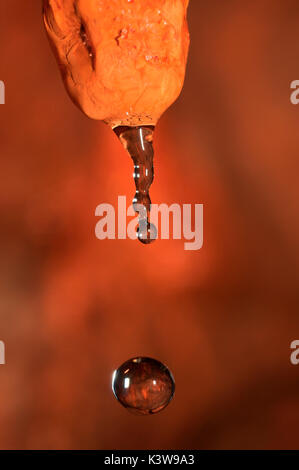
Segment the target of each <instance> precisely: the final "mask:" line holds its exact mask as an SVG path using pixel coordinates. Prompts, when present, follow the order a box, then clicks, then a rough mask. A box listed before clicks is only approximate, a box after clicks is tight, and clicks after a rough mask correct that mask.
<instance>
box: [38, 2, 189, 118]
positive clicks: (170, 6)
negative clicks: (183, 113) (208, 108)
mask: <svg viewBox="0 0 299 470" xmlns="http://www.w3.org/2000/svg"><path fill="white" fill-rule="evenodd" d="M188 3H189V0H44V20H45V25H46V29H47V32H48V35H49V38H50V41H51V43H52V45H53V47H54V51H55V54H56V57H57V59H58V62H59V65H60V68H61V72H62V76H63V79H64V82H65V85H66V88H67V90H68V92H69V94H70V96H71V98H72V99H73V101H74V102H75V103H76V104H77V105H78V106H79V107H80V108H81V109H82V110H83V112H84V113H86V114H87V115H88V116H90V117H91V118H94V119H101V120H104V121H106V122H107V123H109V124H110V125H112V127H115V126H118V125H132V126H134V125H138V124H155V123H156V122H157V120H158V118H159V117H160V116H161V114H162V113H163V112H164V111H165V110H166V109H167V108H168V107H169V106H170V105H171V104H172V103H173V102H174V101H175V100H176V98H177V97H178V95H179V94H180V91H181V89H182V86H183V82H184V75H185V66H186V60H187V54H188V46H189V34H188V26H187V21H186V10H187V6H188Z"/></svg>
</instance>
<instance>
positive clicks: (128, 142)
mask: <svg viewBox="0 0 299 470" xmlns="http://www.w3.org/2000/svg"><path fill="white" fill-rule="evenodd" d="M114 132H115V133H116V135H117V136H118V137H119V139H120V141H121V143H122V144H123V146H124V147H125V149H126V150H127V151H128V152H129V154H130V156H131V158H132V160H133V163H134V173H133V177H134V181H135V186H136V193H135V196H134V199H133V207H134V210H135V212H136V213H138V215H139V227H138V229H137V237H138V240H139V241H140V242H141V243H144V244H146V245H147V244H149V243H152V242H153V241H154V240H155V239H156V238H157V229H156V227H155V225H154V224H151V222H150V210H151V199H150V196H149V189H150V186H151V184H152V182H153V179H154V163H153V160H154V149H153V133H154V126H137V127H129V126H119V127H116V128H114Z"/></svg>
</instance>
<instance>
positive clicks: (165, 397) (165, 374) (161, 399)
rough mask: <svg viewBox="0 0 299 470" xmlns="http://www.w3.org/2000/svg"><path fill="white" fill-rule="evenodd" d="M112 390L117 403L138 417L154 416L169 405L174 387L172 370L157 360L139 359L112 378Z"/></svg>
mask: <svg viewBox="0 0 299 470" xmlns="http://www.w3.org/2000/svg"><path fill="white" fill-rule="evenodd" d="M112 390H113V392H114V395H115V396H116V398H117V399H118V401H119V402H120V403H121V404H122V405H123V406H124V407H125V408H127V409H128V410H129V411H132V412H133V413H136V414H142V415H147V414H154V413H158V412H159V411H162V410H163V409H164V408H165V407H166V406H167V405H168V403H169V402H170V400H171V399H172V397H173V394H174V390H175V383H174V379H173V376H172V374H171V372H170V370H169V369H168V368H167V367H166V366H165V365H164V364H162V362H160V361H157V360H156V359H152V358H148V357H137V358H133V359H130V360H128V361H126V362H125V363H124V364H122V365H121V366H120V367H119V368H118V369H117V370H116V371H115V372H114V374H113V378H112Z"/></svg>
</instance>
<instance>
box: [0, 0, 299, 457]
mask: <svg viewBox="0 0 299 470" xmlns="http://www.w3.org/2000/svg"><path fill="white" fill-rule="evenodd" d="M189 22H190V31H191V39H192V42H191V51H190V57H189V65H188V70H187V77H186V83H185V87H184V90H183V93H182V95H181V97H180V99H179V101H178V102H177V103H176V104H175V105H174V106H173V107H172V108H171V109H170V110H168V112H167V113H166V114H165V115H164V116H163V118H162V119H161V121H160V123H159V125H158V127H157V131H156V141H155V147H156V156H155V160H156V167H155V169H156V178H155V182H154V185H153V188H152V192H151V194H152V200H153V202H158V203H161V202H166V203H168V204H170V203H171V202H178V203H181V204H182V203H192V202H193V203H195V202H196V203H203V204H204V207H205V214H204V224H205V228H204V230H205V233H204V236H205V241H204V247H203V249H202V250H200V251H198V252H192V251H191V252H187V251H184V249H183V241H157V242H156V243H154V244H153V245H152V246H150V247H145V246H142V245H141V244H138V243H137V242H134V241H130V240H127V241H99V240H97V239H96V238H95V236H94V227H95V223H96V218H95V216H94V211H95V208H96V206H97V205H98V204H100V203H101V202H110V203H112V204H115V202H116V200H117V196H118V195H121V194H125V195H127V197H128V199H130V198H131V197H132V195H133V193H134V188H133V180H132V178H131V175H132V164H131V161H130V158H129V157H128V156H127V155H126V153H125V151H124V150H123V149H122V148H121V146H120V144H119V142H118V141H117V139H116V137H115V136H114V135H113V133H112V132H111V130H110V129H109V128H108V127H106V126H105V125H104V124H102V123H98V122H95V121H91V120H89V119H87V118H86V117H85V116H84V115H83V114H81V113H80V111H78V110H77V109H76V108H75V107H74V105H73V104H72V103H71V101H70V100H69V98H68V96H67V95H66V93H65V90H64V88H63V85H62V83H61V79H60V76H59V73H58V69H57V66H56V63H55V60H54V58H53V56H52V54H51V51H50V48H49V45H48V42H47V39H46V36H45V32H44V29H43V24H42V19H41V2H39V1H37V0H26V2H24V1H21V0H1V4H0V79H1V80H4V81H5V84H6V101H7V103H6V105H5V106H1V107H0V145H1V200H0V204H1V258H0V259H1V271H0V277H1V284H0V288H1V293H0V301H1V317H0V338H1V339H2V340H3V341H5V343H6V355H7V356H6V360H7V364H6V365H3V366H0V447H1V448H5V449H14V448H26V449H28V448H29V449H32V448H48V449H65V448H73V449H79V448H99V449H114V448H115V449H117V448H118V449H122V448H124V449H134V448H143V449H144V448H156V449H157V448H160V449H161V448H172V449H175V448H196V449H214V448H221V449H227V448H298V442H299V436H298V424H299V366H298V367H296V366H292V365H291V364H290V360H289V356H290V348H289V345H290V342H291V341H292V340H293V339H297V338H298V337H299V317H298V262H299V249H298V230H299V223H298V196H299V185H298V173H299V171H298V170H299V168H298V166H299V164H298V148H299V106H298V107H296V106H293V105H292V104H291V103H290V98H289V96H290V89H289V87H290V82H291V81H292V80H295V79H299V40H298V37H299V5H298V1H297V0H284V1H281V0H242V1H240V0H239V1H236V0H227V1H225V2H224V1H223V0H209V1H205V2H204V1H201V0H191V2H190V9H189ZM140 354H142V355H150V356H153V357H156V358H158V359H160V360H162V361H164V362H165V363H166V364H168V365H169V367H170V368H171V370H172V371H173V373H174V375H175V378H176V385H177V391H176V395H175V399H174V400H173V402H172V403H171V405H170V406H169V407H168V408H167V409H166V410H165V411H164V412H162V413H161V414H159V415H156V416H151V417H139V416H134V415H131V414H129V413H128V412H127V411H126V410H125V409H123V408H122V407H121V406H120V405H119V404H118V403H117V402H116V400H115V398H114V397H113V395H112V392H111V389H110V379H111V374H112V371H113V370H114V368H115V367H117V366H118V365H120V364H121V363H122V362H123V361H125V360H126V359H128V358H130V357H132V356H134V355H140Z"/></svg>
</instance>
